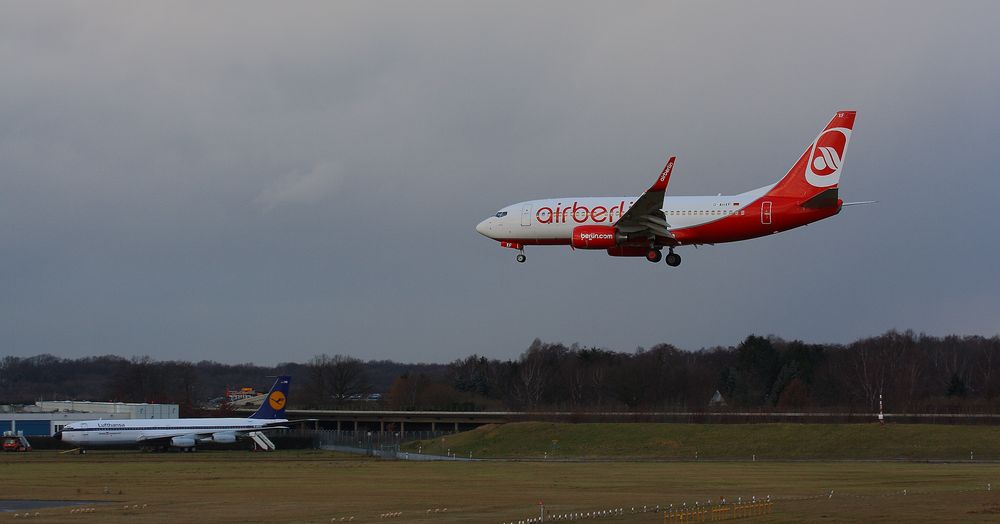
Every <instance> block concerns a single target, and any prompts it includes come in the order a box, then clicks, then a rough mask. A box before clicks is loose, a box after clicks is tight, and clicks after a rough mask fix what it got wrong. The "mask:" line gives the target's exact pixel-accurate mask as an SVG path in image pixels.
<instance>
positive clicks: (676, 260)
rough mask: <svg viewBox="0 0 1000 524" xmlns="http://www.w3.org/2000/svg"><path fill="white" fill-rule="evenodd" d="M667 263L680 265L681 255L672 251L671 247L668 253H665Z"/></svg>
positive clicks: (673, 265) (675, 265)
mask: <svg viewBox="0 0 1000 524" xmlns="http://www.w3.org/2000/svg"><path fill="white" fill-rule="evenodd" d="M667 265H668V266H670V267H677V266H679V265H681V256H680V255H678V254H677V253H674V250H673V249H671V250H670V253H669V254H667Z"/></svg>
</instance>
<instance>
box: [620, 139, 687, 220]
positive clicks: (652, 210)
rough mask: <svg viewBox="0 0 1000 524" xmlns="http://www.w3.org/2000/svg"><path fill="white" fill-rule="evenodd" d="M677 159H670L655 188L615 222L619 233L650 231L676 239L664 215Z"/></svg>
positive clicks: (649, 190)
mask: <svg viewBox="0 0 1000 524" xmlns="http://www.w3.org/2000/svg"><path fill="white" fill-rule="evenodd" d="M676 159H677V157H673V156H672V157H670V160H668V161H667V165H666V166H664V167H663V172H661V173H660V177H659V178H657V179H656V182H653V186H652V187H650V188H649V189H647V190H646V192H645V193H643V194H642V196H640V197H639V199H638V200H636V201H635V204H632V207H630V208H629V209H628V211H626V212H625V214H623V215H622V216H621V218H619V219H618V222H615V227H616V228H618V231H621V232H622V233H640V232H643V231H649V232H650V233H652V234H653V235H656V236H659V237H666V238H674V235H672V234H671V233H670V224H668V223H667V217H666V216H664V214H663V196H664V195H666V193H667V184H669V183H670V173H671V172H672V171H673V170H674V160H676Z"/></svg>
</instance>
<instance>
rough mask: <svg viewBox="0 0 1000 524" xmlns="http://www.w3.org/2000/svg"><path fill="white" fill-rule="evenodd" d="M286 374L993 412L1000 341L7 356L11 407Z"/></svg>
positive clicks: (360, 396) (415, 384)
mask: <svg viewBox="0 0 1000 524" xmlns="http://www.w3.org/2000/svg"><path fill="white" fill-rule="evenodd" d="M277 374H288V375H292V377H293V390H292V394H291V395H290V406H291V407H293V408H295V407H297V408H313V409H318V408H342V409H345V408H350V409H396V410H470V411H481V410H527V411H532V410H560V411H581V412H584V411H695V412H700V411H706V410H766V411H817V410H838V411H848V412H872V411H874V410H876V409H877V407H878V401H879V397H880V395H881V396H882V397H883V399H884V402H885V404H886V406H887V407H886V409H887V411H892V412H913V413H919V412H994V411H997V409H996V406H997V403H996V402H994V401H995V400H996V399H997V396H998V394H1000V337H997V336H994V337H992V338H986V337H981V336H946V337H935V336H928V335H924V334H919V335H917V334H914V333H913V332H910V331H906V332H897V331H889V332H887V333H884V334H882V335H879V336H875V337H870V338H864V339H860V340H857V341H855V342H852V343H850V344H843V345H842V344H810V343H805V342H802V341H798V340H792V341H788V340H783V339H781V338H778V337H774V336H769V337H761V336H756V335H751V336H749V337H747V338H746V339H744V340H743V341H742V342H741V343H740V344H738V345H735V346H728V347H713V348H705V349H701V350H698V351H685V350H681V349H678V348H677V347H675V346H673V345H670V344H659V345H656V346H653V347H651V348H649V349H644V348H638V349H637V350H635V351H632V352H621V351H613V350H609V349H605V348H597V347H584V346H580V345H576V344H574V345H570V346H566V345H564V344H561V343H547V342H542V341H540V340H535V341H534V342H533V343H532V344H531V345H530V346H529V347H528V348H527V349H526V350H525V351H524V352H523V353H522V354H521V355H520V356H519V357H518V358H516V359H494V358H487V357H484V356H479V355H471V356H468V357H465V358H461V359H458V360H455V361H454V362H451V363H449V364H404V363H398V362H393V361H388V360H378V361H375V360H370V361H363V360H360V359H357V358H354V357H350V356H345V355H340V354H335V355H333V356H331V355H328V354H322V355H318V356H316V357H313V358H312V359H310V360H309V361H307V362H305V363H282V364H279V365H277V366H273V367H268V366H257V365H253V364H222V363H218V362H213V361H201V362H184V361H157V360H153V359H151V358H149V357H132V358H123V357H118V356H100V357H87V358H81V359H64V358H59V357H55V356H52V355H39V356H35V357H28V358H21V357H13V356H7V357H4V358H3V359H2V360H0V403H3V404H12V403H30V402H33V401H35V400H40V399H48V400H53V399H56V400H63V399H75V400H109V401H121V402H168V403H177V404H179V405H180V406H181V411H182V413H183V414H198V412H199V411H203V410H204V409H205V405H206V403H207V402H208V401H210V400H211V399H213V398H218V397H221V396H222V395H223V393H224V391H225V390H226V389H227V387H229V388H238V387H242V386H251V387H255V388H257V389H258V390H266V389H267V387H269V386H270V385H271V382H272V380H271V379H269V378H267V377H269V376H274V375H277ZM372 393H378V394H379V395H378V396H375V395H371V394H372ZM716 393H718V394H719V395H721V399H720V398H718V397H716ZM713 397H716V402H712V399H713ZM375 399H377V400H375ZM215 409H223V410H224V409H225V406H224V405H223V406H222V407H220V408H215Z"/></svg>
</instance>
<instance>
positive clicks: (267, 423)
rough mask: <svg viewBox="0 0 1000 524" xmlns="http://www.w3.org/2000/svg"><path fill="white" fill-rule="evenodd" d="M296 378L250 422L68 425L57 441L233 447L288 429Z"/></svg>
mask: <svg viewBox="0 0 1000 524" xmlns="http://www.w3.org/2000/svg"><path fill="white" fill-rule="evenodd" d="M291 380H292V378H291V377H289V376H280V377H278V379H277V380H276V381H275V382H274V385H273V386H271V391H269V392H268V393H267V398H265V399H264V402H263V403H262V404H261V405H260V408H259V409H257V411H256V412H254V414H253V415H250V417H248V418H173V419H141V420H84V421H80V422H73V423H71V424H67V425H66V426H64V427H63V428H62V430H60V431H59V432H57V433H56V434H55V438H56V439H57V440H62V441H63V442H69V443H71V444H74V445H76V446H79V447H80V449H81V450H83V449H85V448H87V447H99V446H121V445H129V444H136V445H140V446H144V447H155V448H168V447H175V448H181V449H183V450H185V451H193V450H194V447H195V445H196V444H197V443H198V442H219V443H232V442H236V439H241V438H251V433H255V432H259V431H269V430H273V429H287V427H286V426H282V424H284V423H287V422H288V420H287V419H285V418H284V417H285V402H286V401H287V399H288V387H289V384H290V383H291Z"/></svg>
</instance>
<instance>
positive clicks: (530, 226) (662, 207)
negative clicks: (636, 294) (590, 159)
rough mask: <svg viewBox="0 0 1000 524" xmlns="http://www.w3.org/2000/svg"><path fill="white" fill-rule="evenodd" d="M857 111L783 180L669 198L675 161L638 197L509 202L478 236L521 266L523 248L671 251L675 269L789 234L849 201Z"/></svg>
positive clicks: (649, 256)
mask: <svg viewBox="0 0 1000 524" xmlns="http://www.w3.org/2000/svg"><path fill="white" fill-rule="evenodd" d="M856 114H857V113H856V111H838V112H837V113H836V114H835V115H834V117H833V119H832V120H830V123H829V124H827V126H826V128H824V129H823V131H822V132H821V133H820V134H819V136H817V137H816V139H815V140H813V141H812V143H811V144H809V146H808V147H807V148H806V150H805V152H804V153H802V156H800V157H799V159H798V161H797V162H795V165H793V166H792V168H791V169H790V170H789V171H788V173H787V174H786V175H785V176H784V178H782V179H781V180H779V181H778V182H776V183H774V184H771V185H769V186H765V187H761V188H758V189H754V190H752V191H747V192H745V193H740V194H738V195H729V196H723V195H721V194H720V195H718V196H670V197H665V195H666V191H667V185H668V184H669V183H670V175H671V173H672V172H673V168H674V162H675V161H676V157H670V159H669V160H668V161H667V165H666V166H665V167H664V168H663V171H662V172H661V173H660V176H659V177H658V178H657V179H656V181H655V182H653V185H652V186H651V187H650V188H649V189H647V190H646V192H645V193H643V194H642V195H640V196H638V197H634V196H631V197H565V198H550V199H545V200H530V201H527V202H519V203H517V204H512V205H509V206H507V207H505V208H503V209H501V210H500V211H498V212H497V213H496V214H495V215H493V216H491V217H489V218H487V219H486V220H483V221H482V222H480V223H479V224H478V225H477V226H476V231H478V232H479V233H480V234H482V235H484V236H486V237H489V238H491V239H493V240H498V241H499V242H500V246H501V247H505V248H511V249H516V250H517V251H518V254H517V258H516V260H517V261H518V262H522V263H523V262H524V261H525V260H526V257H525V255H524V246H528V245H535V246H550V245H569V246H570V248H572V249H594V250H597V249H603V250H606V251H607V253H608V255H611V256H616V257H646V260H648V261H650V262H659V261H660V259H661V258H663V254H662V252H661V250H662V248H664V247H666V248H667V250H668V254H667V256H666V263H667V265H669V266H672V267H676V266H679V265H680V263H681V257H680V255H678V254H677V253H675V252H674V248H676V247H679V246H690V245H694V246H698V245H703V244H710V245H711V244H719V243H723V242H735V241H738V240H747V239H751V238H757V237H761V236H765V235H771V234H774V233H779V232H781V231H787V230H789V229H793V228H796V227H799V226H804V225H806V224H809V223H812V222H816V221H817V220H822V219H824V218H827V217H831V216H833V215H836V214H837V213H839V212H840V210H841V208H842V207H844V206H851V205H857V204H872V203H874V202H873V201H866V202H849V203H845V202H844V201H843V200H841V199H840V197H839V194H838V183H839V182H840V173H841V170H842V169H843V167H844V155H845V154H846V152H847V144H848V142H850V139H851V132H852V130H853V129H854V117H855V116H856Z"/></svg>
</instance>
